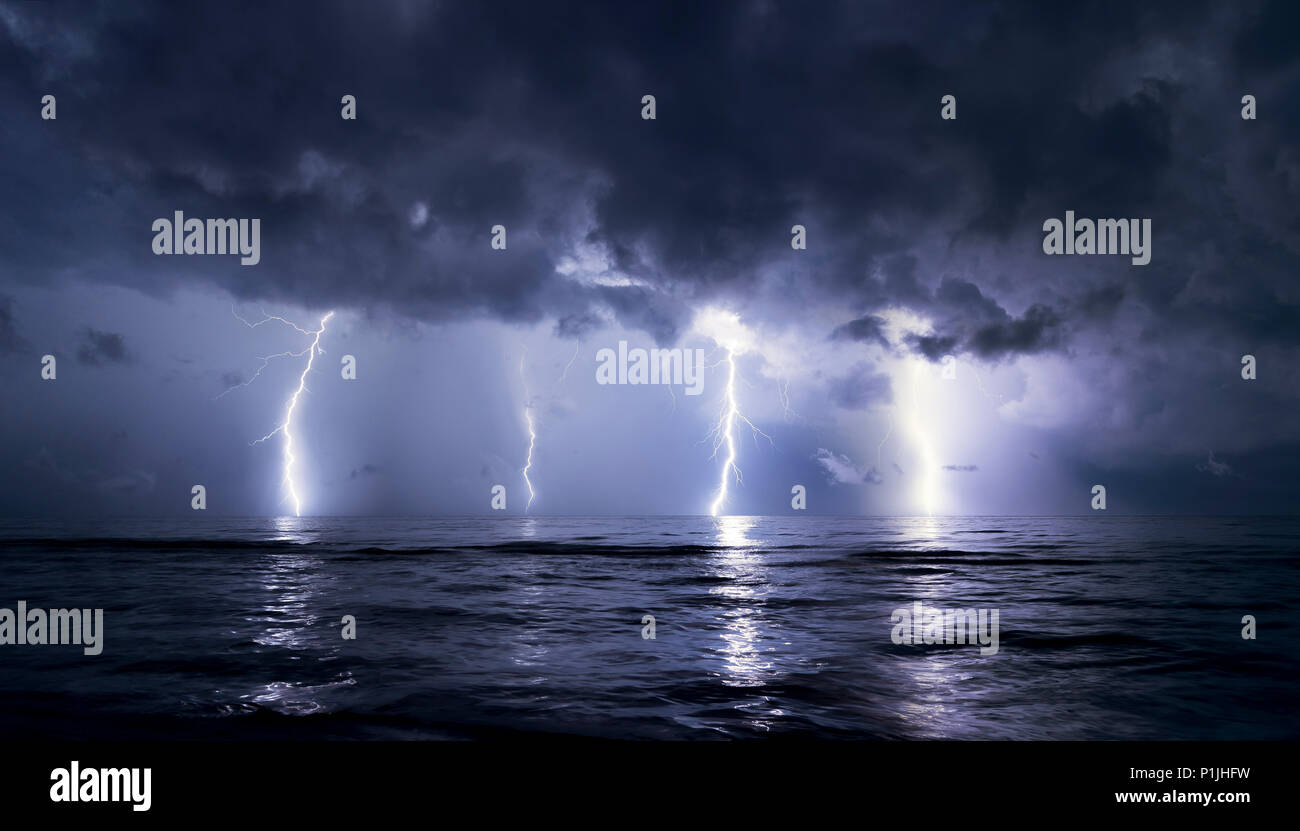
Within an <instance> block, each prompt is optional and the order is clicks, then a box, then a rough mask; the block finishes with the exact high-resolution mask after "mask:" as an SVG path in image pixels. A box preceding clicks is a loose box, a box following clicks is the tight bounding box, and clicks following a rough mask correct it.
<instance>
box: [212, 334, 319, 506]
mask: <svg viewBox="0 0 1300 831" xmlns="http://www.w3.org/2000/svg"><path fill="white" fill-rule="evenodd" d="M236 317H238V315H236ZM332 317H334V312H329V313H327V314H326V315H325V316H324V317H322V318H321V320H320V328H319V329H317V330H315V331H308V330H306V329H303V328H302V327H300V326H297V325H296V324H293V323H289V321H287V320H284V318H279V317H269V316H268V317H267V318H266V320H261V321H258V323H256V324H249V325H250V326H260V325H262V324H263V323H265V322H266V321H267V320H280V321H283V322H284V323H287V324H288V325H290V326H293V328H295V329H297V330H298V331H299V332H302V333H304V334H308V335H312V342H311V346H308V347H307V348H306V349H304V350H302V352H290V353H282V354H285V355H292V356H294V357H300V356H302V355H304V354H306V355H307V365H306V366H305V367H303V370H302V375H300V376H299V377H298V388H297V389H296V390H294V391H293V395H292V396H291V397H290V398H289V406H288V407H287V408H286V410H285V413H284V421H283V422H281V423H280V424H279V426H277V427H276V428H275V429H274V430H272V431H271V432H269V433H267V434H266V435H265V436H262V437H261V438H260V439H258V440H257V441H254V442H252V444H261V443H262V442H264V441H266V440H267V439H269V438H271V437H272V436H274V435H275V434H276V433H282V434H283V435H284V480H283V484H284V486H285V487H286V488H287V489H288V491H289V498H290V499H292V500H293V514H294V516H302V500H301V499H300V498H299V496H298V483H297V482H296V481H295V480H294V463H295V462H296V461H297V458H296V457H295V456H294V454H293V431H292V428H293V414H294V411H295V410H297V409H298V399H299V398H300V397H301V396H302V394H303V392H305V391H306V389H307V373H309V372H311V367H312V364H313V363H314V362H315V361H316V353H317V352H319V351H320V338H321V335H323V334H325V324H326V323H328V322H329V320H330V318H332ZM241 319H242V318H241ZM245 323H247V321H245ZM271 357H272V358H274V357H279V356H277V355H272V356H271ZM267 360H269V359H267V358H263V359H262V366H261V367H260V368H259V369H258V371H257V373H258V374H261V371H262V369H265V368H266V361H267ZM256 377H257V375H254V376H253V378H256ZM252 380H253V379H249V381H248V383H251V382H252ZM241 386H247V384H243V385H241Z"/></svg>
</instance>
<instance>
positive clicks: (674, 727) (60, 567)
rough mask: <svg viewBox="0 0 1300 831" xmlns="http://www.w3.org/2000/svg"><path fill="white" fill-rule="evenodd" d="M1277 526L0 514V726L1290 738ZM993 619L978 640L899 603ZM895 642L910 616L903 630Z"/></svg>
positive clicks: (1231, 520)
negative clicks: (85, 631)
mask: <svg viewBox="0 0 1300 831" xmlns="http://www.w3.org/2000/svg"><path fill="white" fill-rule="evenodd" d="M1298 553H1300V518H1297V517H1140V516H1134V517H1126V516H1103V515H1094V516H1081V517H960V518H946V517H945V518H940V517H934V518H930V517H819V516H793V517H790V516H783V517H741V516H732V517H719V518H712V517H590V518H589V517H527V516H525V517H518V516H516V517H507V518H499V517H465V518H428V519H422V518H378V517H376V518H355V517H353V518H310V517H303V518H247V519H228V518H227V519H222V518H210V519H209V518H204V519H192V518H185V519H180V520H178V519H157V520H112V521H96V522H63V521H14V520H9V521H4V522H0V608H3V609H10V610H15V609H16V608H17V604H18V602H19V601H25V602H26V605H27V607H28V608H29V609H32V608H40V609H64V608H83V609H103V614H104V616H103V633H102V638H103V640H102V652H100V654H98V655H87V654H85V653H84V649H83V647H82V646H78V645H54V644H43V645H42V644H18V643H3V644H0V738H5V739H10V740H47V739H86V740H108V741H117V740H121V741H134V740H173V739H174V740H193V739H198V740H318V739H361V740H368V739H380V740H393V739H398V740H401V739H412V740H427V739H445V740H466V739H468V740H474V739H503V738H505V739H515V738H540V739H548V738H556V737H565V738H609V739H664V740H728V739H733V740H734V739H748V740H754V739H760V740H761V739H779V738H808V739H885V740H910V739H966V740H978V739H994V740H998V739H1016V740H1046V739H1070V740H1073V739H1102V740H1162V739H1167V740H1262V739H1290V740H1295V739H1300V719H1298V718H1297V712H1298V708H1297V702H1298V701H1300V699H1298V698H1297V695H1296V689H1297V681H1300V629H1298V628H1297V623H1298V621H1297V614H1296V613H1297V604H1298V602H1300V557H1298V556H1297V555H1298ZM917 603H920V604H921V608H923V609H930V608H937V609H940V610H945V609H963V610H967V609H969V610H985V611H987V612H990V613H991V612H992V611H994V610H996V612H997V621H998V645H997V649H996V651H990V650H989V649H987V648H982V647H981V645H980V644H978V643H976V644H971V643H944V642H942V641H941V642H938V643H924V642H918V643H909V642H900V641H901V640H902V639H901V638H900V636H899V630H900V626H899V624H898V620H899V619H900V618H899V617H898V614H899V610H903V609H906V610H908V611H909V612H910V611H912V610H914V609H916V608H917V607H916V605H915V604H917ZM909 631H910V630H909Z"/></svg>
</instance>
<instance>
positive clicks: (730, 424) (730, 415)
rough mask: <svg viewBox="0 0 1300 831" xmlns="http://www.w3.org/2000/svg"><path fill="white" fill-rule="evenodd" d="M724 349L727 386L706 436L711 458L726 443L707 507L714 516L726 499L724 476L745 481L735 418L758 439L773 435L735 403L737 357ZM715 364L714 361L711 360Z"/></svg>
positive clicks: (725, 479)
mask: <svg viewBox="0 0 1300 831" xmlns="http://www.w3.org/2000/svg"><path fill="white" fill-rule="evenodd" d="M724 349H726V353H727V357H725V358H724V359H723V360H722V361H721V362H720V363H725V364H727V386H726V391H725V396H724V399H725V400H724V403H723V406H722V410H721V412H720V413H719V414H718V421H717V423H716V424H714V425H713V429H711V430H710V431H709V434H708V436H707V437H706V438H709V437H712V439H713V454H712V455H710V456H709V458H710V459H713V458H715V457H717V455H718V450H719V449H720V448H721V447H722V445H723V444H726V446H727V460H726V461H725V462H724V463H723V465H722V472H721V474H720V476H719V478H718V492H717V495H716V496H715V497H714V499H713V504H712V506H710V508H709V514H710V515H711V516H717V515H718V512H719V511H721V510H722V507H723V506H724V505H725V504H726V502H727V480H728V479H729V478H730V477H731V476H732V475H734V476H735V478H736V482H737V483H738V484H744V481H745V480H744V476H743V475H742V474H741V472H740V467H739V466H738V465H737V464H736V436H735V426H736V421H737V420H740V421H743V422H745V424H748V425H749V428H750V429H751V430H753V431H754V441H755V442H757V441H758V436H762V437H763V438H765V439H767V440H768V441H769V442H770V441H772V437H771V436H769V435H768V434H767V433H764V432H763V431H762V430H760V429H758V427H756V426H755V425H754V423H753V422H752V421H750V420H749V419H748V418H746V417H745V414H744V413H742V412H741V411H740V406H739V405H738V404H737V403H736V359H735V355H734V354H733V353H732V351H731V350H730V349H727V348H726V347H724ZM714 366H717V364H714Z"/></svg>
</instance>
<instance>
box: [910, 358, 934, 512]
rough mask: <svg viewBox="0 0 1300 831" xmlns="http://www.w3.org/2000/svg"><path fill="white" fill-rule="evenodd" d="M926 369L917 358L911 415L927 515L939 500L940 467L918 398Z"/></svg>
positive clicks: (914, 365)
mask: <svg viewBox="0 0 1300 831" xmlns="http://www.w3.org/2000/svg"><path fill="white" fill-rule="evenodd" d="M925 371H926V368H925V363H924V362H923V361H920V360H917V361H916V362H915V363H914V364H913V365H912V412H911V413H910V414H909V415H910V419H911V433H912V437H913V439H914V441H915V442H916V446H917V449H918V450H919V451H920V453H921V476H920V483H921V484H920V487H921V504H922V506H923V507H924V508H925V513H926V515H927V516H934V506H935V502H936V500H937V492H936V489H935V481H934V473H935V470H937V469H938V461H937V460H936V457H935V455H934V448H933V446H932V445H931V443H930V438H929V436H927V435H926V433H925V430H924V429H923V428H922V426H921V420H920V415H921V408H920V405H919V404H918V403H917V399H916V389H917V387H918V386H920V384H919V379H920V377H921V375H922V374H923V373H924V372H925Z"/></svg>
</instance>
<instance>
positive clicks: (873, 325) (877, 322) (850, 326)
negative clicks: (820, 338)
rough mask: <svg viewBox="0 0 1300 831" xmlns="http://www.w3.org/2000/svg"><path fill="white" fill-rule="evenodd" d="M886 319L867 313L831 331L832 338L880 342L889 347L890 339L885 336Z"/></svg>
mask: <svg viewBox="0 0 1300 831" xmlns="http://www.w3.org/2000/svg"><path fill="white" fill-rule="evenodd" d="M884 323H885V321H884V319H883V318H880V317H877V316H876V315H867V316H866V317H860V318H858V319H857V320H850V321H849V322H848V323H845V324H844V325H842V326H838V327H836V328H835V330H834V331H833V332H831V338H832V339H834V340H854V341H862V342H864V343H878V344H880V345H881V346H883V347H884V348H886V349H888V348H889V340H888V339H887V338H886V337H885V333H884V330H883V328H882V327H883V326H884Z"/></svg>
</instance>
